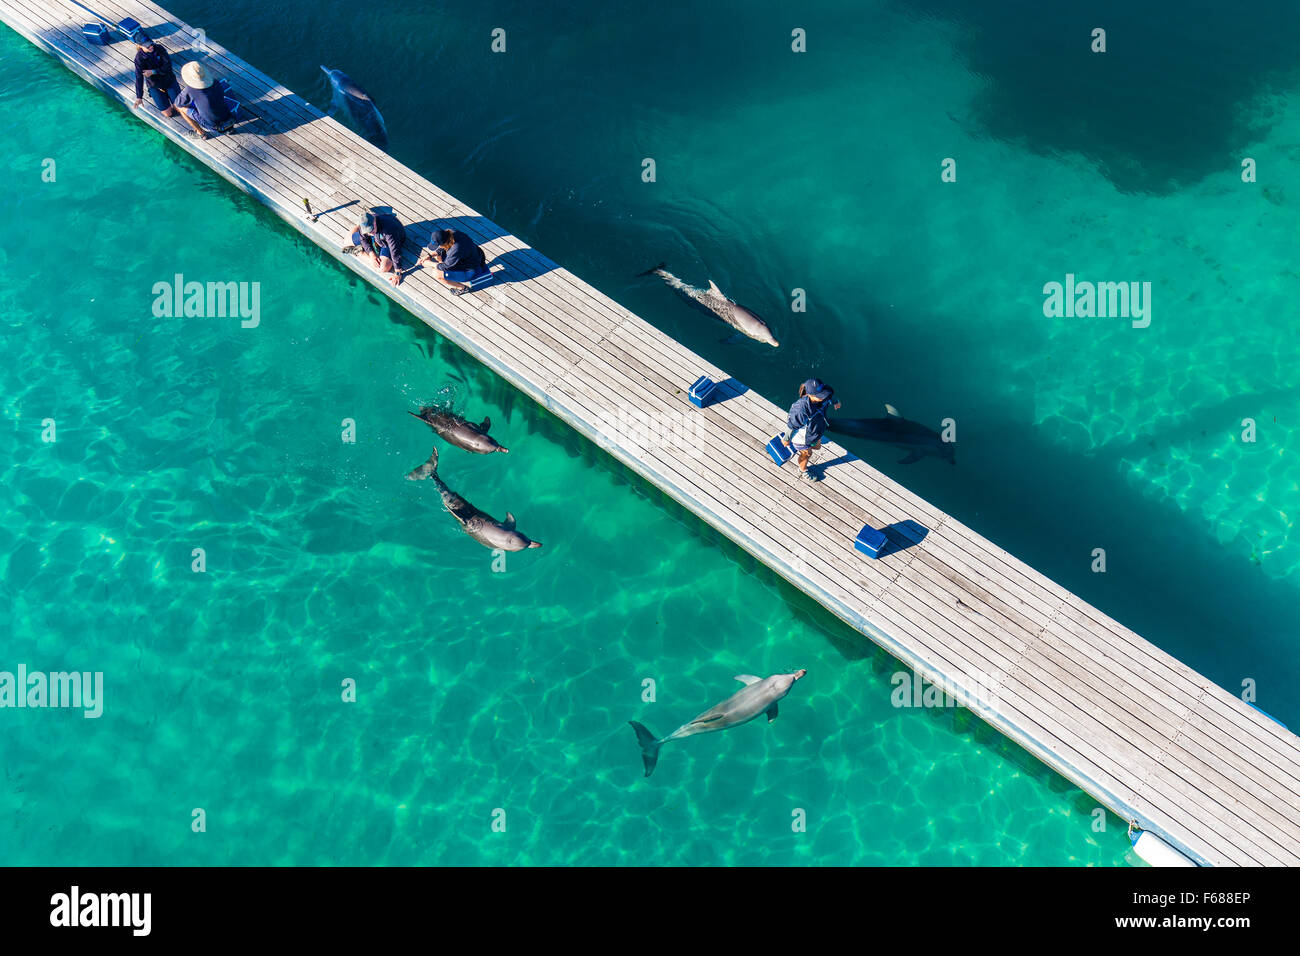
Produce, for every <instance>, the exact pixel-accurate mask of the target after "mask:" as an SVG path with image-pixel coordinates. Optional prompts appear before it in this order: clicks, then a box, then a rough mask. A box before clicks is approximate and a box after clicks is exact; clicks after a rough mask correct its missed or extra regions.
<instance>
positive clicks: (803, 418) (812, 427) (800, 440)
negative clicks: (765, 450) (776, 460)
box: [782, 378, 840, 481]
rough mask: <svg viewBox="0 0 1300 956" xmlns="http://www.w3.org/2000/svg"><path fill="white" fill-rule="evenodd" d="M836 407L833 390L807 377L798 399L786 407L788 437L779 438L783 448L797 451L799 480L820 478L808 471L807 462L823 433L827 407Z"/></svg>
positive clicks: (819, 381) (819, 443) (801, 386)
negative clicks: (783, 445) (788, 410)
mask: <svg viewBox="0 0 1300 956" xmlns="http://www.w3.org/2000/svg"><path fill="white" fill-rule="evenodd" d="M828 406H829V407H831V408H839V407H840V403H839V402H837V401H835V390H834V389H833V388H831V387H830V386H829V385H827V384H826V383H825V382H823V381H822V380H821V379H819V378H810V379H808V381H806V382H804V383H803V384H802V385H800V386H799V400H798V401H797V402H795V403H794V404H793V405H791V406H790V414H789V415H788V416H787V417H786V425H787V426H789V429H790V437H789V438H788V439H782V440H783V441H784V442H785V443H786V445H787V446H789V447H791V448H794V449H795V451H797V452H799V477H800V478H807V479H808V480H809V481H820V480H821V477H820V476H819V475H815V474H813V473H811V472H809V471H808V461H809V459H811V458H812V453H813V449H815V448H820V447H821V444H822V436H823V435H825V434H826V409H827V407H828Z"/></svg>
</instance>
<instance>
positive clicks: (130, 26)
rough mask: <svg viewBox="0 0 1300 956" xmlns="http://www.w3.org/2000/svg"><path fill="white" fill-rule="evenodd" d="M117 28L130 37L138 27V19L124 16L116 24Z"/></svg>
mask: <svg viewBox="0 0 1300 956" xmlns="http://www.w3.org/2000/svg"><path fill="white" fill-rule="evenodd" d="M117 28H118V29H119V30H121V31H122V32H123V33H124V34H126V35H127V36H128V37H130V36H131V35H132V34H133V33H135V31H136V30H139V29H140V24H139V22H138V21H136V20H132V19H131V18H130V17H126V18H125V19H123V20H122V21H121V22H120V23H119V24H118V25H117Z"/></svg>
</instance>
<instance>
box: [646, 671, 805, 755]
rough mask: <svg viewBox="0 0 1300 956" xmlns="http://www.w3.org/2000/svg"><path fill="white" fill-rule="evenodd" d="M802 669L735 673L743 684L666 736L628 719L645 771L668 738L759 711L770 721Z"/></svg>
mask: <svg viewBox="0 0 1300 956" xmlns="http://www.w3.org/2000/svg"><path fill="white" fill-rule="evenodd" d="M807 673H808V672H807V671H806V670H797V671H795V672H794V673H793V674H773V675H772V676H771V677H755V676H754V675H753V674H737V675H736V680H738V681H740V682H741V683H742V684H744V685H745V686H744V687H743V688H741V689H740V690H738V691H736V692H735V693H734V694H732V695H731V696H730V697H728V698H727V699H726V700H724V701H723V702H722V703H720V704H715V705H714V706H712V707H710V708H709V709H708V710H706V711H705V712H704V713H702V714H700V716H698V717H696V718H695V719H694V720H692V721H691V722H690V723H687V724H682V725H681V726H680V727H678V728H677V729H676V730H674V731H673V732H672V733H671V734H669V735H668V736H667V737H663V738H656V737H655V735H654V734H652V733H651V732H650V731H649V730H647V729H646V727H645V725H644V724H638V723H637V722H636V721H635V720H629V721H628V723H629V724H631V725H632V729H633V730H634V731H636V742H637V743H639V744H640V745H641V762H642V763H644V764H645V775H646V776H647V777H648V776H650V774H651V773H653V772H654V769H655V764H657V763H658V762H659V748H660V747H662V746H663V745H664V744H666V743H668V741H670V740H680V739H681V738H683V737H694V736H695V735H696V734H707V733H710V732H711V731H714V730H727V729H729V728H731V727H739V726H740V725H741V724H747V723H749V722H750V721H751V720H753V719H754V718H755V717H757V716H758V715H759V714H767V722H768V723H769V724H770V723H771V722H772V721H774V720H776V705H777V703H778V702H780V700H781V699H782V698H783V697H785V695H786V694H788V693H790V688H791V687H793V686H794V682H795V681H797V680H798V679H799V678H801V677H803V675H804V674H807Z"/></svg>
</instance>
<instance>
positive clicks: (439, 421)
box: [409, 406, 510, 455]
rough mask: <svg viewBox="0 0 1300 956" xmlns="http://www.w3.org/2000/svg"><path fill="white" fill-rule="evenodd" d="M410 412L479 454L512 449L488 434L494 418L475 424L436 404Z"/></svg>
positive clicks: (452, 440)
mask: <svg viewBox="0 0 1300 956" xmlns="http://www.w3.org/2000/svg"><path fill="white" fill-rule="evenodd" d="M409 414H411V415H414V416H415V417H416V418H418V419H419V420H420V421H422V422H424V423H425V424H426V425H428V426H429V427H430V428H432V429H433V430H434V431H435V432H437V433H438V434H439V435H441V436H442V437H443V438H445V439H446V440H447V441H448V442H449V443H450V444H452V445H455V446H456V447H457V448H463V449H465V450H466V451H472V452H474V453H475V454H479V455H490V454H492V452H494V451H509V450H510V449H509V448H506V447H505V446H504V445H502V444H500V443H499V442H498V441H497V440H496V439H495V438H493V437H492V436H491V435H489V434H488V429H489V428H491V427H492V419H490V418H485V419H483V423H482V424H481V425H475V424H473V423H471V422H468V421H466V420H465V419H464V418H462V417H461V416H459V415H457V414H455V413H454V412H449V411H445V410H443V409H441V408H438V407H436V406H430V407H428V408H422V409H420V411H419V412H418V413H417V412H410V413H409Z"/></svg>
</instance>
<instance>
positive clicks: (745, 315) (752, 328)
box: [638, 262, 781, 348]
mask: <svg viewBox="0 0 1300 956" xmlns="http://www.w3.org/2000/svg"><path fill="white" fill-rule="evenodd" d="M638 275H639V276H649V275H656V276H658V277H659V278H661V279H663V280H664V282H666V283H667V284H668V287H669V288H670V289H676V290H677V291H678V292H680V293H681V294H682V295H683V296H685V297H686V298H687V299H689V300H690V301H691V302H693V303H695V304H696V305H698V306H700V307H701V308H704V309H707V310H708V311H710V312H712V313H713V314H714V315H716V316H717V317H718V318H720V319H721V320H722V321H723V322H726V323H727V324H728V325H729V326H731V327H732V328H733V329H735V330H736V331H737V332H739V333H740V334H741V335H746V336H748V337H749V338H751V339H753V340H754V341H755V342H762V343H764V344H765V345H770V346H772V348H777V347H778V346H779V345H780V344H781V343H780V342H778V341H777V340H776V336H775V335H773V334H772V330H771V329H769V328H768V327H767V323H766V322H764V321H763V320H762V319H760V318H759V317H758V316H757V315H755V314H754V313H753V312H751V311H750V310H749V309H747V308H745V307H744V306H743V305H737V304H736V303H735V302H733V301H731V300H730V299H728V298H727V297H726V296H725V295H723V294H722V290H721V289H719V288H718V287H717V285H716V284H715V283H714V282H713V280H712V279H710V280H709V287H708V288H707V289H697V288H696V287H695V286H693V285H688V284H687V283H685V282H683V281H682V280H681V279H679V278H677V276H675V275H673V274H672V273H671V272H669V271H668V270H667V269H666V268H664V264H663V263H662V262H661V263H659V265H657V266H655V267H654V268H653V269H647V270H646V271H645V272H642V273H639V274H638Z"/></svg>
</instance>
